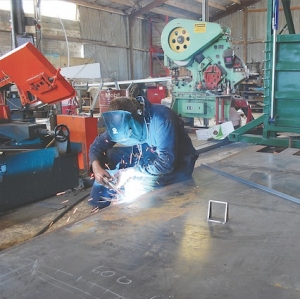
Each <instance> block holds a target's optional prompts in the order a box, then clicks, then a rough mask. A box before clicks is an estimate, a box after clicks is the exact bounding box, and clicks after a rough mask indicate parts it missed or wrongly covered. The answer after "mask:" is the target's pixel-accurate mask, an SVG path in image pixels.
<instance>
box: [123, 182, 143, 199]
mask: <svg viewBox="0 0 300 299" xmlns="http://www.w3.org/2000/svg"><path fill="white" fill-rule="evenodd" d="M123 193H124V195H125V198H122V201H123V202H133V201H134V200H135V199H136V198H137V197H139V196H141V195H143V194H145V193H146V190H145V189H144V187H143V185H142V182H141V181H139V180H137V179H132V180H130V181H129V182H127V183H126V185H125V186H124V191H123Z"/></svg>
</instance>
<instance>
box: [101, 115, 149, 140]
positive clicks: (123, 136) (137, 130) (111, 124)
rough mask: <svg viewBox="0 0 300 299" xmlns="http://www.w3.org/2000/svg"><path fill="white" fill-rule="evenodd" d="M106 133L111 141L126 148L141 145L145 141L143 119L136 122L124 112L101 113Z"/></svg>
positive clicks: (145, 131)
mask: <svg viewBox="0 0 300 299" xmlns="http://www.w3.org/2000/svg"><path fill="white" fill-rule="evenodd" d="M102 117H103V121H104V124H105V127H106V131H107V133H108V135H109V137H110V138H111V140H112V141H114V142H117V143H120V144H122V145H126V146H132V145H136V144H141V143H144V142H145V141H146V137H147V136H146V133H147V130H146V124H145V121H144V118H143V117H141V119H140V120H139V121H138V120H137V119H135V118H134V117H133V116H132V114H131V113H130V112H128V111H124V110H115V111H108V112H103V113H102Z"/></svg>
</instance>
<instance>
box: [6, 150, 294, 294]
mask: <svg viewBox="0 0 300 299" xmlns="http://www.w3.org/2000/svg"><path fill="white" fill-rule="evenodd" d="M259 150H261V148H260V147H256V146H253V147H250V148H249V149H245V151H243V152H241V153H238V154H236V155H233V156H231V157H229V158H225V159H223V160H221V161H218V162H217V163H212V164H211V165H210V167H212V168H211V169H210V168H206V167H203V166H199V167H197V168H196V169H195V172H194V174H193V178H192V179H190V180H189V181H186V182H183V183H178V184H174V185H171V186H168V187H165V188H163V189H159V190H155V191H153V192H150V193H148V194H146V195H144V196H142V197H140V198H139V199H138V200H135V201H133V202H131V203H122V204H119V205H113V206H111V207H109V208H106V209H103V210H101V211H100V212H98V213H96V214H93V215H91V216H89V217H87V218H85V219H83V220H82V221H79V222H77V223H74V224H70V225H67V226H64V227H62V228H60V229H57V230H55V231H53V232H50V233H46V234H44V235H42V236H39V237H36V238H34V239H32V240H30V241H28V242H26V243H23V244H20V245H17V246H15V247H13V248H11V249H8V250H5V251H3V252H2V253H1V254H0V298H31V299H34V298H45V299H47V298H51V299H52V298H56V299H60V298H64V299H66V298H70V299H71V298H72V299H74V298H87V299H89V298H99V299H117V298H119V299H120V298H131V299H140V298H143V299H150V298H151V299H154V298H156V299H159V298H161V299H167V298H178V299H189V298H193V299H194V298H201V299H202V298H203V299H210V298H222V299H223V298H230V299H235V298H236V299H240V298H247V299H250V298H251V299H252V298H273V299H274V298H278V299H279V298H280V299H285V298H298V297H299V293H300V282H299V281H300V280H299V266H300V262H299V253H300V249H299V248H300V230H299V225H300V217H299V213H300V205H299V204H297V203H295V202H293V201H291V200H289V198H287V199H286V198H283V197H281V196H280V195H281V193H278V195H277V194H272V193H269V192H268V190H262V189H259V188H257V185H251V183H250V184H245V183H244V182H243V181H238V180H236V179H235V177H242V178H243V180H245V181H250V182H252V183H254V184H259V185H261V186H267V188H270V187H271V188H272V190H277V191H278V192H283V191H284V193H287V194H288V192H289V190H291V194H290V196H291V197H295V196H297V194H299V192H297V190H296V189H298V191H299V187H298V182H299V174H298V172H297V169H299V167H298V166H297V165H299V161H300V157H299V156H297V155H295V153H296V151H295V150H294V151H292V153H291V151H290V150H291V149H288V150H287V152H282V153H278V154H272V153H267V152H262V151H260V152H258V151H259ZM216 170H220V171H221V172H217V171H216ZM223 173H230V174H231V175H232V177H228V176H225V175H223ZM240 174H241V175H240ZM283 180H284V181H283ZM287 184H288V186H293V187H288V188H286V187H283V186H284V185H285V186H287ZM277 191H276V192H277ZM295 198H296V197H295ZM213 200H216V201H222V202H225V203H228V207H229V214H228V216H229V219H228V222H226V223H224V224H223V223H215V222H211V221H207V216H208V204H209V201H213ZM222 209H223V208H222V205H220V204H218V203H213V213H212V215H211V218H210V219H211V220H212V219H215V218H214V217H217V218H218V219H222V217H223V214H222V213H224V211H223V210H222ZM217 213H220V214H218V215H217ZM217 218H216V219H217ZM221 222H222V221H221Z"/></svg>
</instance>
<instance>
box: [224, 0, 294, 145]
mask: <svg viewBox="0 0 300 299" xmlns="http://www.w3.org/2000/svg"><path fill="white" fill-rule="evenodd" d="M290 5H291V1H290V0H282V8H283V12H284V15H285V20H286V25H285V26H284V27H283V29H287V33H286V31H285V30H279V28H278V19H279V18H278V12H279V0H268V12H267V34H266V48H265V72H264V95H265V97H264V110H263V114H262V116H260V117H259V118H257V119H255V120H253V121H251V122H249V123H248V124H246V125H245V126H243V127H241V128H239V129H237V130H236V131H234V132H232V133H231V134H230V135H229V140H230V141H241V142H249V143H256V144H262V145H268V146H280V147H294V148H300V117H299V116H300V83H299V82H300V35H299V34H295V28H294V23H293V19H292V14H291V9H290Z"/></svg>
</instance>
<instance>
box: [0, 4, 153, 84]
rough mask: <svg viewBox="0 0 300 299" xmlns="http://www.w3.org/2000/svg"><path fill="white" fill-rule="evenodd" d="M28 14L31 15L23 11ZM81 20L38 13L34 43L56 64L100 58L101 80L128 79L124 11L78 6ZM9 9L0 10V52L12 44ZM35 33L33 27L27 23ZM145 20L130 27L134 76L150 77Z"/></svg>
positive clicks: (126, 21)
mask: <svg viewBox="0 0 300 299" xmlns="http://www.w3.org/2000/svg"><path fill="white" fill-rule="evenodd" d="M26 16H30V15H26ZM79 16H80V21H70V20H60V19H58V18H50V17H45V16H42V17H41V22H40V23H41V37H42V38H41V39H39V37H38V36H37V40H36V45H37V46H38V47H39V48H40V50H41V51H42V53H43V54H44V55H45V56H46V57H47V58H48V59H49V61H50V62H51V63H52V64H53V65H54V66H55V67H66V66H67V56H68V55H69V57H70V66H72V65H78V64H84V63H93V62H99V63H100V68H101V74H102V77H103V79H104V80H106V81H111V80H128V79H130V60H129V40H128V20H127V17H126V16H124V15H118V14H112V13H107V12H103V11H99V10H94V9H89V8H84V7H79ZM9 19H10V13H9V12H8V11H1V10H0V32H1V34H0V53H1V54H5V53H7V52H9V51H10V50H11V49H12V48H11V29H10V24H9ZM26 32H27V33H35V27H26ZM148 37H149V27H148V21H146V20H141V19H137V20H136V22H135V24H134V29H133V49H134V51H133V55H134V59H133V60H134V76H135V78H134V79H139V78H147V77H149V73H150V71H149V38H148Z"/></svg>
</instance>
